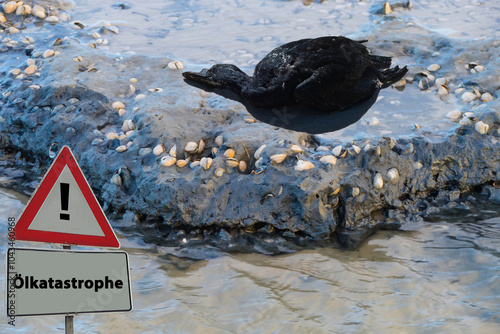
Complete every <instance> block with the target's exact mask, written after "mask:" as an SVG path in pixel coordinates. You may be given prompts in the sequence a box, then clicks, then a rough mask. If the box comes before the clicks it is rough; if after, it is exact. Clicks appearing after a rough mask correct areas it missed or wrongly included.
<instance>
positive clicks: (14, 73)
mask: <svg viewBox="0 0 500 334" xmlns="http://www.w3.org/2000/svg"><path fill="white" fill-rule="evenodd" d="M10 73H11V74H12V75H19V74H21V69H20V68H15V69H13V70H12V71H10Z"/></svg>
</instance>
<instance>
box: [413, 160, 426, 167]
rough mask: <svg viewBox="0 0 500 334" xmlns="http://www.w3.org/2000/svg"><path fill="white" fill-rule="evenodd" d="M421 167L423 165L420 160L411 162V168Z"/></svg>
mask: <svg viewBox="0 0 500 334" xmlns="http://www.w3.org/2000/svg"><path fill="white" fill-rule="evenodd" d="M422 167H424V165H423V164H422V163H421V162H420V161H417V162H415V163H413V168H415V169H420V168H422Z"/></svg>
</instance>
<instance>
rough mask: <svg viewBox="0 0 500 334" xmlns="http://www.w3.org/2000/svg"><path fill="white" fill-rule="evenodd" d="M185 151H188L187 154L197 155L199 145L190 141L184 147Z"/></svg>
mask: <svg viewBox="0 0 500 334" xmlns="http://www.w3.org/2000/svg"><path fill="white" fill-rule="evenodd" d="M184 151H186V152H187V153H196V152H197V151H198V144H197V143H195V142H194V141H190V142H189V143H187V144H186V146H185V147H184Z"/></svg>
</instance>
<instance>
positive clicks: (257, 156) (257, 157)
mask: <svg viewBox="0 0 500 334" xmlns="http://www.w3.org/2000/svg"><path fill="white" fill-rule="evenodd" d="M266 146H267V145H266V144H264V145H262V146H261V147H259V148H258V149H257V151H255V153H254V155H253V157H254V158H255V159H256V160H258V159H259V158H260V155H261V154H262V151H264V149H265V148H266Z"/></svg>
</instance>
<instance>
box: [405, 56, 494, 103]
mask: <svg viewBox="0 0 500 334" xmlns="http://www.w3.org/2000/svg"><path fill="white" fill-rule="evenodd" d="M465 67H466V69H467V70H468V71H469V72H470V73H471V74H476V73H480V72H482V71H484V67H483V66H481V65H479V64H477V63H474V62H471V63H469V64H467V65H465ZM440 69H441V66H440V65H439V64H431V65H429V66H428V67H427V69H426V70H424V71H420V72H418V73H417V74H416V75H415V77H411V76H407V77H405V78H404V79H402V80H400V81H399V82H397V83H396V84H395V86H396V87H402V86H404V85H405V84H407V83H412V82H414V81H416V82H417V85H418V87H419V88H420V89H421V90H428V89H434V90H436V91H437V93H438V94H439V96H440V97H441V98H446V96H447V95H448V94H449V93H450V87H451V85H450V82H449V81H448V79H447V78H446V77H437V78H436V76H435V75H434V73H436V72H438V71H439V70H440ZM455 94H456V95H457V96H460V99H461V100H462V101H463V102H465V103H469V102H472V101H474V100H480V101H482V102H489V101H493V99H494V98H493V96H492V95H491V94H490V93H488V92H480V91H479V88H477V87H472V88H471V89H470V90H467V89H466V88H465V87H463V85H459V86H458V87H457V88H456V89H455Z"/></svg>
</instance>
